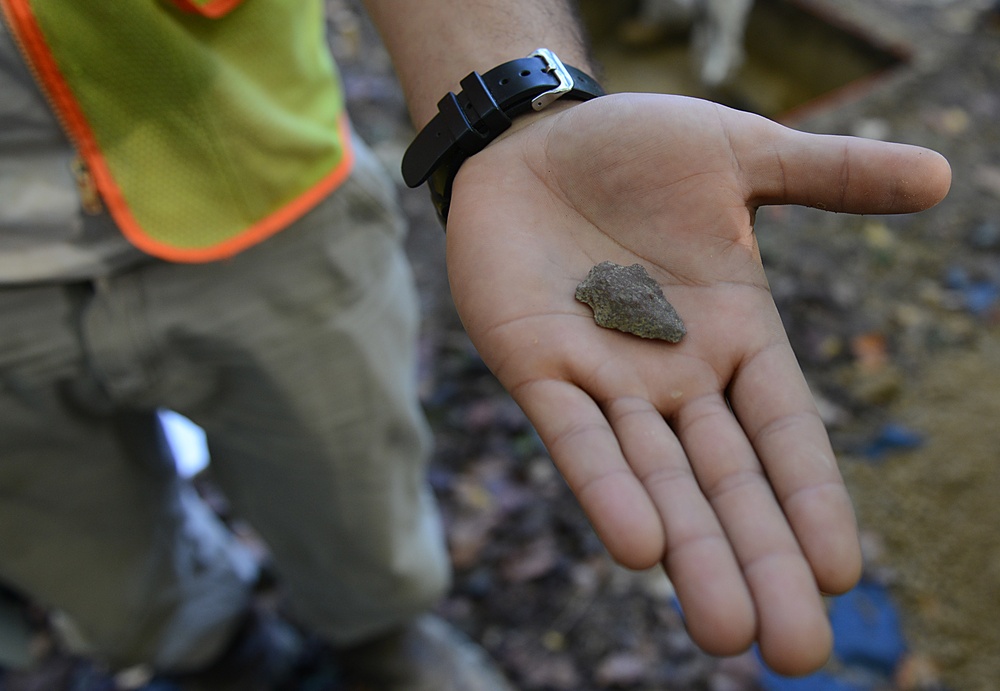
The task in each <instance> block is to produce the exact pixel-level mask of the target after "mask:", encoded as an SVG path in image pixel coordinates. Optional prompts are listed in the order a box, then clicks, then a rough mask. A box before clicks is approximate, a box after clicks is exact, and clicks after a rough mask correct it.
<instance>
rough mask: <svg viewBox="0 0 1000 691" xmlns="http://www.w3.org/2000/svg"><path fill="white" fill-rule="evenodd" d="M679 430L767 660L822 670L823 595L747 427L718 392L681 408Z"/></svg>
mask: <svg viewBox="0 0 1000 691" xmlns="http://www.w3.org/2000/svg"><path fill="white" fill-rule="evenodd" d="M676 428H677V430H678V433H679V436H680V439H681V442H682V443H683V444H684V448H685V449H686V450H687V453H688V457H689V458H690V459H691V463H692V467H693V468H694V469H695V474H696V476H697V478H698V482H699V484H700V486H701V489H702V491H703V492H704V494H705V496H706V497H707V498H708V500H709V502H710V503H711V505H712V509H713V510H714V511H715V513H716V515H717V516H718V517H719V522H720V523H721V524H722V527H723V529H724V530H725V531H726V535H727V537H728V538H729V541H730V543H731V544H732V546H733V550H734V552H735V554H736V558H737V559H738V561H739V564H740V568H741V569H742V571H743V577H744V578H745V580H746V583H747V586H748V587H749V589H750V593H751V595H752V597H753V601H754V605H755V607H756V612H757V621H758V629H757V640H758V641H759V643H760V650H761V654H762V656H763V657H764V660H765V661H766V662H767V663H768V664H769V665H770V666H771V667H772V668H773V669H775V670H776V671H778V672H779V673H784V674H802V673H806V672H810V671H813V670H815V669H818V668H819V667H821V666H822V665H823V664H824V662H825V661H826V660H827V658H828V657H829V654H830V647H831V633H830V626H829V623H828V621H827V617H826V611H825V608H824V606H823V601H822V598H821V596H820V593H819V591H818V589H817V587H816V581H815V579H814V577H813V574H812V570H811V568H810V566H809V564H808V562H807V561H806V559H805V557H804V555H803V554H802V552H801V550H800V549H799V546H798V542H797V540H796V538H795V536H794V534H793V533H792V530H791V528H790V527H789V525H788V522H787V521H786V519H785V516H784V514H783V513H782V511H781V509H780V507H779V506H778V503H777V501H776V499H775V496H774V494H773V492H772V491H771V487H770V484H769V483H768V478H767V476H766V475H765V473H764V471H763V469H762V468H761V466H760V464H759V462H758V461H757V458H756V455H755V454H754V450H753V448H752V447H751V445H750V442H749V440H748V439H747V438H746V436H745V434H744V432H743V429H742V428H741V427H740V425H739V423H738V422H737V420H736V419H735V418H734V417H733V415H732V413H731V411H730V410H729V408H728V406H727V405H726V401H725V400H724V399H723V398H722V397H721V396H718V395H715V396H703V397H701V398H700V399H697V400H695V401H691V402H690V403H689V404H688V405H686V406H685V407H683V408H682V409H681V410H680V411H679V412H678V415H677V421H676Z"/></svg>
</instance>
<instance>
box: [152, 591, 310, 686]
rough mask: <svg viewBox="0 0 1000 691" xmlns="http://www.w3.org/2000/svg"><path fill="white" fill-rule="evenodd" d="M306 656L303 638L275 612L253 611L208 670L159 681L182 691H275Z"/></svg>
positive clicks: (287, 680) (283, 684)
mask: <svg viewBox="0 0 1000 691" xmlns="http://www.w3.org/2000/svg"><path fill="white" fill-rule="evenodd" d="M305 654H306V641H305V638H304V636H303V635H302V634H301V633H300V632H299V631H298V630H297V629H296V628H295V627H294V626H293V625H292V624H290V623H289V622H287V621H286V620H284V619H283V618H282V617H280V616H279V615H278V614H276V613H274V612H270V611H266V610H260V609H254V610H253V611H252V612H251V613H250V614H249V615H248V617H247V620H246V622H245V623H244V624H243V626H242V627H241V628H240V630H239V632H238V633H237V635H236V637H235V638H234V640H233V642H232V644H231V645H230V646H229V648H228V649H227V650H226V652H225V653H223V654H222V656H221V657H220V658H219V659H218V660H216V661H215V662H214V663H213V664H212V665H211V666H210V667H208V668H206V669H203V670H201V671H198V672H191V673H184V674H170V675H166V674H165V675H162V676H161V677H159V678H158V680H159V681H162V682H166V683H169V684H170V685H172V686H174V687H176V688H177V689H180V690H181V691H275V690H276V689H282V688H285V687H286V685H288V684H291V683H292V681H293V680H294V678H295V677H296V674H297V671H298V668H299V666H300V665H301V664H302V661H303V658H304V656H305ZM165 688H169V687H165Z"/></svg>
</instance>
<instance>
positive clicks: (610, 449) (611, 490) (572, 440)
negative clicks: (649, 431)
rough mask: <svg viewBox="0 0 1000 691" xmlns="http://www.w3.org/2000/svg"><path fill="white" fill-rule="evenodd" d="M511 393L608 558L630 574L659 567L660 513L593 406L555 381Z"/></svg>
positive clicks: (570, 387) (582, 394) (576, 390)
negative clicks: (632, 570) (598, 538)
mask: <svg viewBox="0 0 1000 691" xmlns="http://www.w3.org/2000/svg"><path fill="white" fill-rule="evenodd" d="M512 393H513V394H514V398H515V399H516V400H517V402H518V404H519V405H520V406H521V407H522V408H523V409H524V411H525V414H527V416H528V418H529V419H530V420H531V421H532V424H533V425H534V426H535V429H536V430H537V431H538V434H539V436H541V438H542V441H543V442H544V443H545V446H546V448H548V450H549V452H550V453H551V454H552V460H553V462H554V463H555V464H556V466H557V467H558V468H559V472H560V473H562V476H563V478H565V480H566V483H567V484H568V485H569V487H570V489H571V490H572V491H573V494H574V495H576V498H577V500H578V501H579V502H580V505H581V506H582V507H583V510H584V511H585V512H586V514H587V516H588V518H589V519H590V521H591V524H592V525H593V527H594V530H595V532H596V533H597V535H598V537H600V539H601V542H603V543H604V545H605V547H607V549H608V552H610V553H611V556H612V557H613V558H614V559H615V560H616V561H618V562H619V563H621V564H623V565H624V566H627V567H629V568H633V569H647V568H650V567H652V566H655V565H656V564H657V563H659V561H660V559H661V558H662V557H663V550H664V536H663V526H662V523H661V521H660V517H659V514H658V513H657V511H656V508H655V507H654V506H653V503H652V501H651V500H650V498H649V496H648V495H647V494H646V490H645V489H644V488H643V486H642V484H641V483H640V482H639V480H638V478H636V476H635V475H634V474H633V472H632V469H631V468H630V467H629V465H628V463H627V462H626V461H625V457H624V456H623V455H622V450H621V448H620V446H619V444H618V440H617V439H616V438H615V434H614V432H613V431H612V430H611V427H610V425H609V424H608V421H607V419H606V418H605V417H604V413H602V412H601V410H600V408H599V407H598V406H597V404H596V403H594V401H593V400H592V399H591V398H590V396H588V395H587V394H586V393H585V392H584V391H582V390H580V389H579V388H577V387H576V386H574V385H572V384H570V383H568V382H564V381H558V380H550V379H549V380H541V381H537V382H533V383H530V384H525V385H523V386H520V387H517V388H516V389H515V390H514V391H513V392H512Z"/></svg>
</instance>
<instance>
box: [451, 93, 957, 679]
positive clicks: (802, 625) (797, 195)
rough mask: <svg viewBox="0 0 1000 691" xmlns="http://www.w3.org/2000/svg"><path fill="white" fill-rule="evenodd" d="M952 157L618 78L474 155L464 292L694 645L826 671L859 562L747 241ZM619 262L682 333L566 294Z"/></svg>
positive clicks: (593, 514)
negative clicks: (653, 286)
mask: <svg viewBox="0 0 1000 691" xmlns="http://www.w3.org/2000/svg"><path fill="white" fill-rule="evenodd" d="M949 184H950V170H949V168H948V165H947V163H946V162H945V161H944V159H943V158H941V157H940V156H939V155H937V154H935V153H933V152H930V151H927V150H924V149H919V148H916V147H908V146H903V145H894V144H885V143H881V142H873V141H867V140H861V139H854V138H847V137H830V136H816V135H808V134H804V133H800V132H796V131H793V130H789V129H786V128H784V127H782V126H780V125H777V124H775V123H773V122H771V121H768V120H765V119H763V118H760V117H757V116H753V115H749V114H746V113H741V112H738V111H733V110H729V109H727V108H724V107H722V106H719V105H716V104H713V103H709V102H706V101H700V100H695V99H687V98H682V97H673V96H660V95H636V94H630V95H616V96H608V97H604V98H600V99H596V100H594V101H590V102H587V103H582V104H579V105H574V106H572V107H569V108H565V109H563V110H561V111H559V112H556V113H553V114H550V115H545V116H544V117H539V118H537V119H536V120H535V121H533V122H530V123H528V124H526V125H524V126H521V127H520V128H519V129H517V130H516V131H512V132H511V133H510V134H509V135H508V136H505V137H504V138H503V139H502V140H500V141H497V142H494V143H493V144H491V145H490V146H489V147H487V148H486V150H484V151H483V152H481V153H480V154H477V155H476V156H474V157H473V158H472V159H470V160H469V161H468V162H466V164H465V165H464V166H463V167H462V169H461V170H460V172H459V175H458V177H457V179H456V181H455V188H454V196H453V201H452V207H451V214H450V218H449V223H448V269H449V278H450V281H451V285H452V292H453V295H454V298H455V302H456V305H457V308H458V311H459V314H460V315H461V317H462V320H463V322H464V324H465V326H466V328H467V330H468V333H469V335H470V337H471V338H472V340H473V342H474V343H475V345H476V347H477V348H478V349H479V351H480V353H481V355H482V357H483V358H484V360H485V362H486V363H487V365H488V366H489V367H490V368H491V369H492V370H493V371H494V373H495V374H496V376H497V377H498V378H499V380H500V381H501V383H502V384H503V385H504V386H505V387H506V388H507V390H508V391H509V392H510V393H511V395H512V396H513V397H514V399H515V400H516V401H517V402H518V403H519V404H520V406H521V407H522V408H523V409H524V411H525V412H526V414H527V415H528V417H529V418H530V420H531V421H532V423H533V424H534V425H535V427H536V429H537V430H538V432H539V434H540V435H541V438H542V440H543V441H544V442H545V444H546V446H547V447H548V449H549V451H550V453H551V454H552V458H553V460H554V462H555V463H556V465H557V466H558V468H559V470H560V472H561V473H562V474H563V476H564V477H565V478H566V480H567V482H568V483H569V485H570V487H571V488H572V490H573V492H574V493H575V494H576V496H577V498H578V499H579V501H580V503H581V505H582V506H583V508H584V510H585V511H586V512H587V515H588V516H589V518H590V520H591V522H592V524H593V526H594V528H595V530H596V531H597V533H598V534H599V536H600V538H601V539H602V540H603V542H604V544H605V545H606V546H607V548H608V550H609V551H610V553H611V554H612V556H613V557H614V558H615V559H616V560H618V561H619V562H620V563H622V564H624V565H626V566H629V567H633V568H646V567H650V566H652V565H655V564H656V563H657V562H662V564H663V566H664V568H665V569H666V572H667V574H668V575H669V577H670V579H671V580H672V581H673V584H674V587H675V588H676V592H677V596H678V599H679V601H680V603H681V606H682V608H683V610H684V613H685V618H686V622H687V625H688V629H689V631H690V634H691V636H692V638H693V639H694V641H695V642H696V643H698V644H699V645H700V646H701V647H702V648H704V649H705V650H706V651H708V652H710V653H713V654H718V655H728V654H735V653H738V652H740V651H742V650H745V649H746V648H747V647H748V646H749V645H750V644H751V643H752V642H753V641H755V640H756V641H758V642H759V643H760V648H761V652H762V654H763V656H764V659H765V660H766V662H767V663H768V664H769V665H770V666H771V667H773V668H774V669H775V670H776V671H778V672H783V673H787V674H800V673H807V672H810V671H813V670H815V669H816V668H818V667H819V666H821V665H822V664H823V663H824V662H825V661H826V659H827V657H828V655H829V652H830V646H831V633H830V629H829V624H828V622H827V618H826V614H825V609H824V606H823V602H822V597H821V593H840V592H844V591H845V590H847V589H849V588H851V587H852V586H853V585H854V584H855V583H856V581H857V579H858V577H859V574H860V570H861V557H860V550H859V547H858V541H857V526H856V524H855V519H854V514H853V510H852V508H851V503H850V499H849V497H848V495H847V492H846V490H845V488H844V485H843V482H842V480H841V477H840V474H839V471H838V469H837V465H836V461H835V459H834V455H833V452H832V450H831V448H830V443H829V440H828V438H827V435H826V431H825V429H824V427H823V424H822V422H821V421H820V418H819V416H818V415H817V412H816V408H815V406H814V404H813V400H812V397H811V395H810V393H809V390H808V388H807V386H806V383H805V380H804V379H803V376H802V373H801V371H800V369H799V367H798V364H797V362H796V359H795V356H794V354H793V353H792V350H791V348H790V346H789V344H788V340H787V338H786V336H785V333H784V329H783V328H782V325H781V321H780V320H779V317H778V314H777V311H776V309H775V306H774V302H773V300H772V299H771V295H770V293H769V290H768V286H767V281H766V279H765V276H764V270H763V267H762V266H761V260H760V255H759V252H758V249H757V244H756V241H755V239H754V233H753V222H754V212H755V209H756V208H757V207H758V206H761V205H764V204H804V205H810V206H816V207H820V208H825V209H829V210H836V211H846V212H853V213H897V212H911V211H916V210H919V209H922V208H926V207H928V206H931V205H933V204H935V203H936V202H937V201H939V200H940V199H941V198H942V197H943V196H944V195H945V194H946V193H947V190H948V186H949ZM605 259H609V260H612V261H614V262H616V263H618V264H631V263H635V262H639V263H641V264H642V265H643V266H645V267H646V269H647V270H648V271H649V272H650V275H652V276H653V277H654V278H655V279H656V280H657V281H658V282H659V283H660V284H661V286H663V288H664V293H665V295H666V297H667V299H668V300H669V301H670V302H671V303H672V304H673V305H674V307H676V309H677V311H678V313H679V314H680V315H681V317H682V318H683V320H684V322H685V325H686V327H687V332H688V333H687V335H686V336H685V337H684V339H683V340H682V341H681V342H680V343H678V344H676V345H674V344H669V343H666V342H663V341H649V340H644V339H640V338H638V337H635V336H631V335H626V334H622V333H619V332H616V331H611V330H607V329H602V328H600V327H598V326H597V325H596V324H595V323H594V320H593V316H592V312H591V310H590V308H589V307H587V306H586V305H583V304H581V303H579V302H577V301H576V300H575V299H574V291H575V288H576V285H577V283H578V282H579V281H581V280H582V279H583V277H584V276H585V275H586V274H587V272H588V271H589V269H590V268H591V267H592V266H593V265H594V264H597V263H598V262H600V261H603V260H605Z"/></svg>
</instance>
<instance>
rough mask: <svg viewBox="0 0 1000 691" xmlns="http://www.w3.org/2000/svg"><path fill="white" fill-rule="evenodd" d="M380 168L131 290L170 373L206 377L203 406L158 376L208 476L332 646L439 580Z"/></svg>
mask: <svg viewBox="0 0 1000 691" xmlns="http://www.w3.org/2000/svg"><path fill="white" fill-rule="evenodd" d="M379 170H380V169H379V168H378V167H377V164H376V163H375V162H374V160H373V157H372V155H371V153H370V152H368V151H367V150H366V149H364V148H363V147H361V148H359V152H358V163H357V167H356V170H355V172H354V174H353V175H352V177H351V179H350V180H349V181H348V182H347V183H346V184H345V185H344V186H343V187H342V188H341V189H339V190H338V191H337V192H336V193H335V194H334V195H333V197H332V198H331V199H330V200H328V201H327V202H326V203H324V204H323V205H321V206H320V207H318V208H317V209H315V210H314V211H313V212H311V213H310V214H308V215H307V216H306V217H305V218H303V219H302V220H301V221H299V222H298V223H296V224H295V225H294V226H292V227H291V228H289V229H287V230H285V231H283V232H282V233H280V234H279V235H277V236H276V237H274V238H272V239H270V240H268V241H267V242H265V243H263V244H262V245H259V246H257V247H254V248H251V249H250V250H248V251H247V252H244V253H242V254H240V255H239V256H237V257H234V258H233V259H231V260H228V261H226V262H223V263H221V264H218V265H208V266H176V265H156V266H153V267H150V268H149V269H148V270H147V271H145V273H144V275H143V285H142V292H143V302H144V304H145V306H146V309H147V311H148V312H149V314H150V315H155V316H154V317H151V318H155V319H156V320H157V322H158V324H157V326H156V332H157V333H158V334H159V336H158V337H159V338H162V339H163V341H162V343H160V344H159V349H160V350H162V351H164V352H167V353H170V354H172V355H173V356H174V357H176V358H178V360H177V361H172V362H171V363H170V367H169V370H170V371H171V372H188V373H196V372H202V373H203V375H202V377H201V382H202V383H201V384H198V385H197V386H196V387H195V390H197V391H200V393H199V394H198V397H197V399H194V398H193V397H192V396H191V387H190V386H187V385H185V384H184V383H183V382H180V381H178V382H176V383H173V384H172V383H170V381H169V378H170V375H167V376H166V377H165V381H164V384H163V386H164V390H165V391H167V392H168V395H166V396H165V401H166V403H167V404H168V405H169V406H170V407H172V408H174V409H175V410H177V411H178V412H181V413H183V414H185V415H187V416H188V417H190V418H191V419H192V420H194V421H195V422H197V423H198V424H199V425H201V426H202V427H203V428H204V429H205V431H206V434H207V437H208V444H209V449H210V454H211V466H210V472H211V473H212V475H213V477H214V479H215V480H216V482H217V483H218V484H219V485H220V486H221V488H222V490H223V491H224V493H225V494H226V495H227V497H228V498H229V499H230V501H231V502H232V504H233V507H234V509H235V511H236V513H237V514H238V515H240V516H241V517H242V518H244V519H246V520H248V521H249V523H250V524H251V525H252V526H253V527H254V528H255V529H256V530H257V531H258V532H259V533H260V534H261V535H262V536H263V537H264V539H265V540H266V541H267V543H268V545H269V547H270V548H271V550H272V552H273V556H274V560H275V564H276V567H277V569H278V571H279V574H280V576H281V577H282V579H283V582H284V585H285V586H286V587H287V590H288V593H289V595H290V599H291V603H292V605H293V607H294V609H295V611H296V613H297V615H298V617H299V618H300V619H301V620H303V621H304V622H305V623H307V624H308V625H309V626H310V627H311V628H313V629H314V630H316V631H317V632H319V633H321V634H322V635H324V636H325V637H326V638H328V639H329V640H331V641H333V642H335V643H351V642H356V641H359V640H361V639H363V638H365V637H367V636H370V635H373V634H376V633H378V632H380V631H383V630H386V629H388V628H390V627H392V626H395V625H398V624H400V623H402V622H403V621H405V620H406V619H408V618H410V617H412V616H413V615H414V614H416V613H418V612H420V611H423V610H426V609H427V608H429V607H430V606H432V605H433V604H434V603H435V602H436V601H437V599H438V598H439V597H440V596H441V595H442V594H443V592H444V590H445V589H446V587H447V584H448V579H449V570H448V561H447V556H446V551H445V548H444V544H443V534H442V530H441V527H440V524H439V518H438V514H437V510H436V507H435V505H434V503H433V500H432V498H431V495H430V492H429V490H428V487H427V486H426V483H425V478H424V472H425V462H426V456H427V451H428V443H429V434H428V430H427V428H426V424H425V422H424V419H423V417H422V412H421V410H420V407H419V403H418V399H417V394H416V368H415V347H414V346H415V337H416V330H417V327H418V322H419V308H418V304H417V302H416V298H415V291H414V286H413V282H412V276H411V274H410V270H409V266H408V264H407V262H406V258H405V255H404V253H403V251H402V247H401V239H402V238H401V235H402V230H401V220H400V216H399V215H398V212H397V211H395V207H394V190H393V189H392V186H391V183H390V182H388V181H387V180H386V178H385V177H384V175H382V174H380V172H379ZM206 377H207V378H208V379H209V380H210V384H208V385H206V384H205V383H204V382H205V380H206V379H205V378H206ZM206 390H208V391H210V393H205V391H206Z"/></svg>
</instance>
